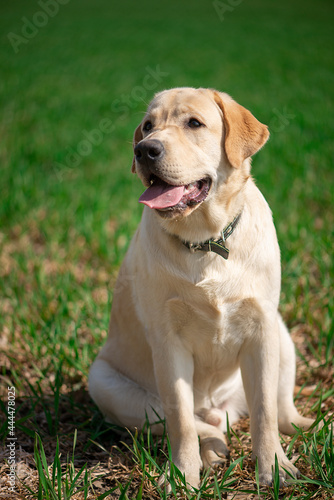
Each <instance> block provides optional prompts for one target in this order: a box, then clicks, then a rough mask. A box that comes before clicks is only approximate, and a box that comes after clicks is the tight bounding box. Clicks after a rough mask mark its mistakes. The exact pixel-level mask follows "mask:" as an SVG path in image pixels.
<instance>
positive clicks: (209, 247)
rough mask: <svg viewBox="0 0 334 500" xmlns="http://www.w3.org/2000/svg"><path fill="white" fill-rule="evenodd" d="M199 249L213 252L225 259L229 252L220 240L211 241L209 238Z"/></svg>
mask: <svg viewBox="0 0 334 500" xmlns="http://www.w3.org/2000/svg"><path fill="white" fill-rule="evenodd" d="M199 250H203V251H204V252H214V253H217V254H218V255H220V256H221V257H223V258H224V259H225V260H227V259H228V255H229V253H230V251H229V249H228V248H226V247H225V246H224V245H222V244H221V240H220V241H219V242H218V241H213V240H209V241H208V242H205V243H203V245H202V247H201V248H199Z"/></svg>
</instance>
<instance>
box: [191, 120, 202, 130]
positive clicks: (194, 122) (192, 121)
mask: <svg viewBox="0 0 334 500" xmlns="http://www.w3.org/2000/svg"><path fill="white" fill-rule="evenodd" d="M201 126H202V123H200V122H199V121H198V120H196V118H190V120H189V122H188V127H190V128H198V127H201Z"/></svg>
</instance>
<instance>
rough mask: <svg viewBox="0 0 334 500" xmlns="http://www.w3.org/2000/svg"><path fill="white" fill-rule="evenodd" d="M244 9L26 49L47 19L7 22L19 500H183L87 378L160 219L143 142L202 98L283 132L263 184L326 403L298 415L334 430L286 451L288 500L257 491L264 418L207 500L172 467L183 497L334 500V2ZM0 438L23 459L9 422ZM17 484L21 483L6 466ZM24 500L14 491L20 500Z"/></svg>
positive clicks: (107, 18) (259, 1) (51, 29)
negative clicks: (158, 95)
mask: <svg viewBox="0 0 334 500" xmlns="http://www.w3.org/2000/svg"><path fill="white" fill-rule="evenodd" d="M237 4H238V5H237ZM217 5H218V7H219V6H220V8H218V10H219V12H217ZM224 5H225V7H224V6H223V2H220V3H219V2H218V3H217V2H207V1H204V0H195V1H193V2H191V3H189V2H176V0H168V1H167V0H162V2H159V3H155V4H154V3H153V2H149V1H148V0H143V1H142V2H140V3H135V2H130V1H129V0H125V1H123V2H119V3H113V4H111V3H110V2H107V1H106V0H97V1H94V2H89V1H88V0H82V1H80V2H79V1H78V0H70V1H69V2H68V3H67V4H65V5H59V12H58V13H57V14H56V15H54V16H53V17H52V16H49V17H48V18H47V23H46V24H45V26H42V27H40V28H38V29H37V32H36V34H35V36H33V37H31V38H30V39H26V41H27V43H21V44H19V45H18V46H17V50H16V51H15V50H14V48H13V47H12V45H11V43H10V40H9V38H8V33H15V34H16V35H22V29H24V26H25V23H26V21H25V20H24V18H26V19H28V21H32V20H33V19H36V12H38V11H41V7H40V6H39V5H38V3H37V2H35V1H31V2H23V1H22V0H18V1H16V2H12V3H8V2H7V3H3V5H2V6H1V7H0V14H1V15H0V26H1V42H2V43H1V48H0V68H1V79H0V105H1V111H2V112H1V115H0V137H1V141H0V162H1V163H0V164H1V167H0V172H1V180H0V187H1V201H0V296H1V301H0V332H1V343H0V348H1V353H0V361H1V363H0V365H1V368H0V370H1V371H0V375H1V381H2V383H1V387H2V389H1V391H2V392H1V397H2V400H1V411H2V412H3V415H4V417H6V414H7V410H8V405H7V396H8V393H7V386H9V387H11V386H14V387H15V389H16V399H15V403H16V406H15V410H16V415H15V417H16V423H15V437H17V455H16V458H17V461H18V463H19V464H20V467H18V469H17V473H18V478H17V480H16V484H15V488H16V490H15V491H16V493H15V494H13V495H14V496H13V497H12V498H43V499H44V498H64V499H65V498H73V499H76V498H80V499H81V498H87V499H91V498H100V499H101V500H102V498H123V499H126V498H131V499H132V498H136V499H140V498H165V497H166V492H164V491H163V490H162V489H161V488H160V489H159V486H158V484H157V479H158V477H159V475H160V474H162V473H164V471H166V460H167V458H166V457H168V456H169V451H168V439H167V437H166V438H165V439H164V440H163V442H161V440H158V439H157V438H154V437H152V436H151V434H150V433H148V434H147V435H145V436H142V435H133V436H130V435H127V436H126V435H122V437H121V438H120V437H119V434H118V432H116V430H115V429H114V428H111V427H110V426H108V425H107V424H105V423H103V421H102V418H101V415H100V413H99V412H98V410H97V408H96V407H95V406H94V404H93V403H92V402H91V400H90V399H89V397H88V394H87V374H88V370H89V366H90V364H91V362H92V360H93V359H94V357H95V355H96V354H97V352H98V351H99V349H100V347H101V345H102V343H103V342H104V339H105V337H106V334H107V328H108V321H109V313H110V306H111V302H112V293H113V285H114V282H115V277H116V275H117V271H118V269H119V266H120V263H121V261H122V259H123V257H124V253H125V251H126V248H127V246H128V244H129V241H130V239H131V236H132V234H133V232H134V230H135V228H136V226H137V224H138V223H139V220H140V216H141V208H140V206H139V204H138V203H137V199H138V196H139V194H140V193H141V191H142V187H141V185H140V183H139V181H138V179H136V178H135V177H134V176H133V175H132V174H131V172H130V167H131V161H132V147H131V143H132V135H133V131H134V129H135V127H136V125H137V124H138V123H139V122H140V120H141V116H142V114H143V112H144V111H145V107H146V104H147V102H148V101H149V100H150V99H151V97H152V96H153V94H154V92H156V91H158V90H161V89H163V88H169V87H173V86H188V85H189V86H195V87H197V86H202V87H214V88H217V89H219V90H224V91H227V92H228V93H230V94H231V95H232V96H233V97H234V98H235V99H236V100H237V101H238V102H240V103H241V104H243V105H244V106H245V107H247V108H248V109H250V110H251V111H252V112H253V113H254V115H255V116H256V117H257V118H258V119H259V120H260V121H262V122H263V123H267V124H268V125H269V127H270V131H271V139H270V141H269V143H268V144H267V145H266V147H265V148H264V149H263V151H261V152H260V153H259V154H258V155H257V156H256V157H255V158H254V161H253V174H254V176H255V178H256V181H257V184H258V186H259V187H260V189H261V190H262V192H263V193H264V195H265V197H266V198H267V200H268V202H269V204H270V206H271V208H272V211H273V215H274V219H275V224H276V227H277V232H278V237H279V241H280V246H281V254H282V300H281V304H282V305H281V310H282V314H283V316H284V319H285V320H286V322H287V324H288V325H289V327H290V329H291V331H292V335H293V338H294V340H295V342H296V346H297V350H298V353H299V361H298V374H297V382H298V385H299V386H304V385H306V386H310V385H311V386H312V385H314V386H315V388H314V391H313V393H312V394H311V395H310V396H309V397H307V396H305V395H303V394H300V395H299V396H297V405H298V406H299V407H300V408H301V409H302V411H303V412H304V413H305V414H306V413H309V414H313V415H317V413H318V410H319V408H320V409H321V412H322V414H324V415H327V416H326V417H325V425H324V427H323V429H322V430H320V431H318V432H316V433H315V434H312V433H300V432H299V433H297V435H296V436H295V437H293V438H286V437H284V436H282V442H283V443H284V446H285V447H286V449H287V450H288V454H289V455H290V456H291V457H293V458H294V459H295V460H296V461H297V464H298V467H299V468H300V470H301V472H302V477H301V479H299V480H297V481H292V482H291V484H290V485H289V487H288V488H286V489H285V490H284V492H283V493H279V492H278V490H277V487H276V488H275V487H274V488H273V489H264V488H262V487H260V486H259V485H258V484H257V483H256V466H255V465H254V464H253V463H252V462H251V460H250V456H249V453H250V439H249V425H248V421H247V419H246V420H244V421H242V422H241V424H240V425H238V426H236V427H235V428H233V429H230V430H229V434H228V438H229V440H230V447H231V460H230V462H228V463H227V464H226V467H225V468H222V469H221V470H219V471H218V472H217V473H216V474H215V475H213V476H211V475H207V474H205V473H204V474H203V481H202V486H201V489H200V491H199V492H197V493H194V492H190V491H189V490H187V489H186V488H185V487H184V486H182V477H180V474H179V472H178V471H177V470H175V469H173V467H172V468H171V471H170V473H171V474H172V480H171V484H172V485H173V488H174V493H175V492H176V491H178V492H182V495H183V496H184V497H185V498H217V499H218V498H225V497H226V495H230V496H229V497H228V498H232V495H233V492H234V493H235V492H237V491H238V492H240V491H252V492H253V493H254V495H256V494H257V493H258V492H259V493H260V494H261V496H263V497H264V498H291V499H294V498H302V499H305V500H306V499H308V498H323V499H327V498H331V497H332V496H333V495H334V489H333V481H334V477H333V460H334V453H333V429H332V428H331V425H330V424H331V421H332V419H333V410H334V389H333V338H334V337H333V327H332V318H333V302H334V299H333V293H332V286H333V259H332V239H333V227H334V212H333V157H334V143H333V140H332V131H333V129H334V109H333V107H334V106H333V102H334V100H333V88H334V71H333V70H334V68H333V65H334V60H333V57H332V16H333V5H332V3H331V2H330V1H329V0H328V1H327V0H321V1H320V2H318V3H317V4H314V2H311V1H309V0H307V1H301V0H295V1H294V2H288V1H287V0H283V1H282V2H279V3H274V2H266V1H265V0H250V1H245V0H244V1H242V2H240V3H238V2H232V1H230V2H229V1H227V2H224ZM226 6H227V7H226ZM222 15H223V17H224V19H223V20H221V17H222ZM42 21H43V19H42ZM11 36H12V35H11ZM152 74H153V76H152ZM154 75H155V76H154ZM87 137H89V138H90V139H89V140H88V139H87ZM87 140H88V144H87ZM85 141H86V142H85ZM319 418H321V416H320V415H319ZM0 431H1V436H2V439H3V440H2V444H3V450H4V454H3V456H4V457H6V456H7V455H6V453H7V452H6V444H7V443H8V421H7V419H6V418H4V419H2V420H1V423H0ZM122 443H123V444H122ZM19 446H20V447H21V451H19ZM0 467H2V469H1V471H2V472H6V473H8V470H9V469H8V465H6V463H5V461H2V463H1V464H0ZM7 488H8V484H7V483H0V493H1V494H2V493H3V494H4V495H6V494H7V493H6V492H7ZM79 490H81V491H79ZM31 492H34V495H32V494H31ZM249 494H250V493H249ZM244 495H246V493H244ZM282 495H283V496H282Z"/></svg>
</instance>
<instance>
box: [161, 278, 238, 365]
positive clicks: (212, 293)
mask: <svg viewBox="0 0 334 500" xmlns="http://www.w3.org/2000/svg"><path fill="white" fill-rule="evenodd" d="M224 290H226V286H225V289H224V283H222V280H217V279H216V278H215V277H210V278H206V279H205V280H202V281H201V282H199V283H197V284H196V285H193V286H192V290H191V293H187V292H185V293H181V294H180V295H181V296H179V297H178V298H175V299H173V300H172V301H170V303H169V307H170V318H171V321H172V324H173V326H174V328H173V329H174V331H177V332H178V335H180V337H181V338H182V340H183V342H184V343H185V344H186V346H187V348H188V349H189V350H190V352H192V353H193V355H194V359H195V363H196V364H199V365H200V366H201V367H202V368H204V369H207V370H208V371H210V372H212V371H220V370H224V371H228V372H230V371H231V370H233V369H234V368H235V366H236V365H237V359H238V354H239V352H240V348H241V346H242V343H243V335H242V332H241V331H238V330H237V329H235V328H234V327H233V324H232V322H231V314H232V311H233V309H234V307H235V306H234V304H235V303H234V301H233V300H232V299H231V298H230V297H229V296H228V295H226V294H224ZM230 291H231V295H233V290H232V289H231V290H230ZM188 292H189V290H188ZM190 298H191V300H189V299H190Z"/></svg>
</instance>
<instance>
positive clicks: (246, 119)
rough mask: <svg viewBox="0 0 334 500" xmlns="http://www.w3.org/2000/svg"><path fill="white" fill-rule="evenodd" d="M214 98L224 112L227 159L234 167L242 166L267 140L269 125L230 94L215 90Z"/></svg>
mask: <svg viewBox="0 0 334 500" xmlns="http://www.w3.org/2000/svg"><path fill="white" fill-rule="evenodd" d="M214 100H215V102H216V103H217V104H218V106H219V108H220V109H221V111H222V113H223V120H224V128H225V153H226V156H227V159H228V161H229V162H230V164H231V165H232V167H235V168H238V167H241V165H242V163H243V161H244V160H245V159H246V158H249V157H250V156H253V155H254V154H255V153H256V152H257V151H259V149H261V148H262V146H263V145H264V144H265V143H266V142H267V140H268V138H269V131H268V127H267V126H266V125H263V124H262V123H260V122H259V121H258V120H257V119H256V118H255V116H253V115H252V113H251V112H250V111H248V110H247V109H246V108H244V107H243V106H240V104H238V103H237V102H235V101H234V100H233V99H232V98H231V97H230V96H229V95H228V94H225V93H223V92H217V91H214Z"/></svg>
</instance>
